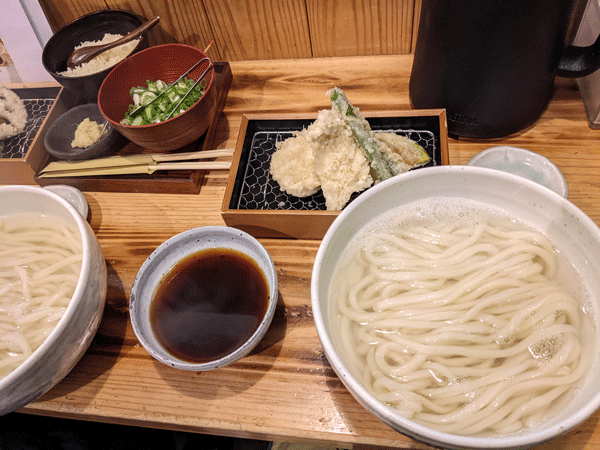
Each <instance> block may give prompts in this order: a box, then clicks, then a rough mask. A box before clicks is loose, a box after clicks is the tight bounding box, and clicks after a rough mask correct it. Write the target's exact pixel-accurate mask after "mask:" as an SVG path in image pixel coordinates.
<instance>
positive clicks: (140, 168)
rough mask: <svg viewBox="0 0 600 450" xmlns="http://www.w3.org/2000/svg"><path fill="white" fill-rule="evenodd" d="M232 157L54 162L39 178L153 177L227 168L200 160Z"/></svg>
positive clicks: (219, 153)
mask: <svg viewBox="0 0 600 450" xmlns="http://www.w3.org/2000/svg"><path fill="white" fill-rule="evenodd" d="M232 155H233V150H232V149H219V150H200V151H197V152H187V153H176V154H165V153H154V154H141V155H130V156H109V157H106V158H97V159H90V160H87V161H54V162H51V163H50V164H48V165H47V166H46V167H44V168H43V169H42V170H41V172H40V178H57V177H84V176H97V175H130V174H152V173H154V172H156V171H157V170H215V169H216V170H218V169H229V168H230V167H231V161H199V160H202V159H207V158H218V157H223V156H232ZM195 160H198V161H195Z"/></svg>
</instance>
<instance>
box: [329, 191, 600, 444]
mask: <svg viewBox="0 0 600 450" xmlns="http://www.w3.org/2000/svg"><path fill="white" fill-rule="evenodd" d="M400 211H401V212H400ZM331 279H332V284H331V286H330V295H329V298H330V301H331V302H333V304H334V306H333V307H332V309H331V310H330V314H331V316H332V317H330V320H331V323H334V324H335V325H333V327H334V329H335V330H334V332H332V335H335V336H336V340H337V346H338V349H339V351H340V353H341V355H340V356H341V358H342V359H343V360H344V361H345V363H346V365H347V367H348V368H349V370H350V372H351V373H352V375H353V376H354V377H355V378H356V379H357V380H359V382H360V383H361V385H362V386H364V387H365V388H366V389H367V390H368V391H369V392H370V394H371V395H372V396H374V397H375V398H376V399H378V400H379V401H380V402H382V403H383V404H385V405H388V406H389V407H390V408H392V409H394V410H395V411H397V412H399V413H400V414H401V415H402V416H404V417H406V418H408V419H410V420H412V421H414V422H416V423H418V424H421V425H424V426H426V427H429V428H432V429H435V430H438V431H441V432H444V433H450V434H456V435H464V436H490V435H492V436H499V435H502V436H505V435H513V434H518V433H522V432H524V431H526V430H528V429H531V428H534V427H537V426H539V425H540V424H543V423H544V422H545V421H547V420H548V419H549V418H551V417H553V416H554V415H556V414H558V412H560V411H561V409H563V408H564V406H565V404H566V403H567V402H568V401H569V400H570V399H571V398H572V397H573V396H574V393H575V392H576V390H577V389H578V388H579V386H580V383H581V382H582V380H583V379H584V376H585V375H586V374H587V373H588V371H589V369H590V361H591V359H592V358H593V356H592V355H593V352H595V351H596V349H595V348H594V341H595V337H594V336H595V328H594V325H593V321H592V318H591V317H590V316H591V313H590V310H591V308H589V306H588V299H587V296H586V294H585V291H584V290H583V289H582V287H581V286H582V285H581V283H580V282H579V280H578V275H577V273H576V271H575V270H574V269H573V268H572V267H571V266H570V265H569V263H568V262H567V261H565V260H563V259H562V257H561V254H560V253H559V252H558V251H557V250H556V249H555V248H554V246H553V243H552V242H551V241H550V239H549V238H548V237H547V236H545V235H544V234H543V233H541V232H539V231H537V230H535V229H531V228H530V227H529V226H526V225H525V224H524V223H520V222H519V221H518V220H516V219H515V218H513V217H509V216H506V214H505V213H500V212H498V211H496V210H494V209H493V208H491V207H487V206H486V207H483V206H481V205H478V204H477V203H475V202H473V203H468V202H467V203H465V202H462V203H452V201H448V199H444V200H443V201H442V200H440V201H438V202H433V203H432V202H430V201H428V202H417V203H415V204H413V205H412V206H411V207H408V208H407V207H403V208H402V209H398V210H394V209H393V210H391V211H390V212H388V213H385V214H384V215H382V216H381V217H378V218H377V219H376V220H374V221H372V222H371V223H369V224H368V225H367V226H366V227H365V228H363V229H361V230H360V231H359V232H358V234H356V235H355V236H354V237H353V238H352V240H351V242H350V243H349V244H348V246H347V247H346V249H345V250H344V252H343V254H342V257H341V258H340V260H339V263H338V266H337V268H336V270H335V272H334V274H333V276H332V277H331Z"/></svg>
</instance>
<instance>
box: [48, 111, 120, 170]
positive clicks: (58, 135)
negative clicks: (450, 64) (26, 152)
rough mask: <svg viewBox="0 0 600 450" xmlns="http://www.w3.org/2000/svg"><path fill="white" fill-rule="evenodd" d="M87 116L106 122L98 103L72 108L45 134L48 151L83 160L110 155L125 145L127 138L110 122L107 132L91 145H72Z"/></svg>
mask: <svg viewBox="0 0 600 450" xmlns="http://www.w3.org/2000/svg"><path fill="white" fill-rule="evenodd" d="M85 118H89V119H90V120H91V121H94V122H97V123H99V124H104V123H105V122H106V119H105V118H104V116H103V115H102V113H101V112H100V109H99V108H98V104H97V103H86V104H85V105H79V106H76V107H75V108H71V109H70V110H68V111H67V112H66V113H64V114H63V115H62V116H60V117H59V118H58V119H57V120H56V121H55V122H54V123H53V124H52V126H51V127H50V128H49V129H48V131H47V132H46V135H45V136H44V146H45V147H46V151H47V152H48V153H50V154H51V155H52V156H54V157H56V158H58V159H67V160H83V159H93V158H100V157H103V156H110V155H112V154H114V153H116V152H117V151H118V150H119V149H120V148H121V147H123V144H124V143H125V142H126V139H125V138H124V137H123V136H122V135H121V134H120V133H119V132H118V131H117V130H115V129H114V128H112V127H111V126H110V124H109V125H108V126H107V132H106V133H105V134H104V135H103V136H102V137H101V138H100V140H99V141H98V142H96V143H95V144H93V145H91V146H90V147H87V148H73V147H71V141H73V139H74V138H75V130H76V129H77V126H78V125H79V124H80V123H81V122H83V120H84V119H85Z"/></svg>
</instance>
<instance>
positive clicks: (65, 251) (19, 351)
mask: <svg viewBox="0 0 600 450" xmlns="http://www.w3.org/2000/svg"><path fill="white" fill-rule="evenodd" d="M82 255H83V249H82V239H81V236H80V233H79V231H78V230H77V229H76V228H74V227H73V226H71V225H69V224H67V223H66V222H63V221H62V220H61V219H60V218H58V217H54V216H49V215H40V214H35V213H20V214H13V215H9V216H6V217H0V380H1V379H3V378H4V377H6V376H7V375H8V374H10V373H11V372H12V371H13V370H15V369H16V368H17V367H19V366H20V365H21V364H22V363H23V362H24V361H25V360H26V359H27V358H28V357H29V356H30V355H31V354H32V353H33V352H34V351H35V350H36V349H37V348H38V347H39V346H40V345H41V344H42V343H43V342H44V340H45V339H46V337H47V336H48V335H49V334H50V333H51V332H52V330H53V329H54V328H55V327H56V325H57V323H58V321H59V320H60V318H61V317H62V316H63V313H64V312H65V310H66V308H67V306H68V305H69V302H70V301H71V298H72V296H73V293H74V292H75V288H76V286H77V282H78V279H79V274H80V271H81V266H82Z"/></svg>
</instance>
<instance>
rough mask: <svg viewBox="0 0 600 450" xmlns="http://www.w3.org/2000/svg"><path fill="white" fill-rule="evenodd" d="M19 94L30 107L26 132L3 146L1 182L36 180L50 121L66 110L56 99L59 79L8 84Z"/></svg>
mask: <svg viewBox="0 0 600 450" xmlns="http://www.w3.org/2000/svg"><path fill="white" fill-rule="evenodd" d="M6 87H8V88H9V89H11V90H12V91H13V92H14V93H15V94H17V95H18V96H19V97H20V98H21V100H23V103H24V105H25V109H26V110H27V116H28V117H27V125H26V126H25V130H24V131H23V132H22V133H19V134H18V135H17V136H14V137H12V138H7V139H3V140H2V141H1V142H2V148H1V149H0V184H35V180H34V177H35V171H36V170H37V168H38V167H39V165H40V164H41V160H42V158H43V154H44V153H45V151H43V152H42V151H40V145H42V146H43V141H44V132H43V130H44V129H45V128H47V127H46V124H47V123H48V124H51V123H52V122H54V120H56V119H57V118H58V117H59V116H60V115H61V114H62V113H63V112H64V110H61V108H60V107H57V105H56V103H57V101H56V99H57V98H58V97H59V96H60V94H61V90H62V88H61V87H60V85H59V84H57V83H35V84H27V85H24V84H23V85H22V84H19V85H8V86H6Z"/></svg>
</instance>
